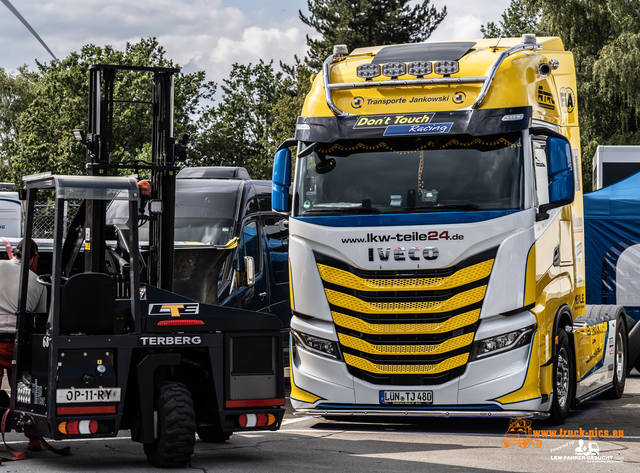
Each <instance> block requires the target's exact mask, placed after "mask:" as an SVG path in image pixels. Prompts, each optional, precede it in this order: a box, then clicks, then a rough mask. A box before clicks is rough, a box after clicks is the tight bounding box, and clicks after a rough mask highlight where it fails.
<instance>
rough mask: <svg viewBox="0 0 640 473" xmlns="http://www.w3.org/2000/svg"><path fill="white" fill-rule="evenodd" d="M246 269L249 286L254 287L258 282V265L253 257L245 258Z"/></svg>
mask: <svg viewBox="0 0 640 473" xmlns="http://www.w3.org/2000/svg"><path fill="white" fill-rule="evenodd" d="M244 269H245V271H246V273H247V286H252V285H253V283H255V282H256V265H255V261H254V260H253V256H245V257H244Z"/></svg>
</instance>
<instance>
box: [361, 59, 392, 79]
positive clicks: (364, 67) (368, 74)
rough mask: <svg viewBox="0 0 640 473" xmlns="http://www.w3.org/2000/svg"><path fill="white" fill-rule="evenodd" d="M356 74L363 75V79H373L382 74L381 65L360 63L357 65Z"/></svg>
mask: <svg viewBox="0 0 640 473" xmlns="http://www.w3.org/2000/svg"><path fill="white" fill-rule="evenodd" d="M356 74H357V75H358V77H362V78H363V79H373V78H374V77H378V76H379V75H380V65H379V64H371V63H369V64H360V65H359V66H358V67H356ZM385 75H386V74H385Z"/></svg>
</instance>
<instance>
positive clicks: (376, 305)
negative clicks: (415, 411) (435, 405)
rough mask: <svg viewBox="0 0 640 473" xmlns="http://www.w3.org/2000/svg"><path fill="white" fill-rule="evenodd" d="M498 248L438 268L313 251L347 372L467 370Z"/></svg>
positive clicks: (381, 378)
mask: <svg viewBox="0 0 640 473" xmlns="http://www.w3.org/2000/svg"><path fill="white" fill-rule="evenodd" d="M496 252H497V248H494V249H491V250H487V251H485V252H482V253H480V254H477V255H475V256H473V257H471V258H468V259H466V260H464V261H462V262H461V263H459V264H457V265H456V266H452V267H450V268H445V269H437V270H410V271H363V270H360V269H357V268H355V267H353V266H350V265H348V264H346V263H344V262H342V261H339V260H336V259H334V258H331V257H329V256H326V255H324V254H321V253H317V252H316V253H315V258H316V263H317V265H318V271H319V272H320V277H321V278H322V281H323V284H324V289H325V294H326V296H327V300H328V302H329V306H330V308H331V313H332V316H333V322H334V324H335V326H336V331H337V333H338V341H339V344H340V349H341V351H342V355H343V357H344V361H345V363H346V364H347V367H348V369H349V372H350V373H351V374H352V375H353V376H355V377H357V378H360V379H362V380H364V381H367V382H370V383H373V384H379V385H404V386H422V385H434V384H441V383H445V382H447V381H449V380H451V379H453V378H455V377H457V376H460V375H462V374H463V373H464V370H465V367H466V364H467V362H468V360H469V355H470V353H471V348H472V344H473V338H474V335H475V332H476V329H477V327H478V320H479V318H480V311H481V308H482V302H483V300H484V296H485V293H486V290H487V284H488V283H489V277H490V275H491V269H492V268H493V262H494V259H495V255H496Z"/></svg>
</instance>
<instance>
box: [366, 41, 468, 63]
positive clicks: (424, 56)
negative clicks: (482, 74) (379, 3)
mask: <svg viewBox="0 0 640 473" xmlns="http://www.w3.org/2000/svg"><path fill="white" fill-rule="evenodd" d="M475 44H476V43H475V41H460V42H456V43H414V44H402V45H398V46H385V47H384V48H382V49H381V50H380V51H378V54H376V56H375V57H374V58H373V60H372V61H371V62H372V63H374V64H384V63H386V62H396V61H398V62H411V61H439V60H453V61H457V60H458V59H460V58H462V57H463V56H465V55H466V54H467V53H468V52H469V51H470V50H471V48H473V47H474V46H475Z"/></svg>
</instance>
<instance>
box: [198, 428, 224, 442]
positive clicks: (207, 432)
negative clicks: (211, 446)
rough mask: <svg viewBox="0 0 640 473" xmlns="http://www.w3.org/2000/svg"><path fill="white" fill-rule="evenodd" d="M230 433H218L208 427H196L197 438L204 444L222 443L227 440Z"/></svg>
mask: <svg viewBox="0 0 640 473" xmlns="http://www.w3.org/2000/svg"><path fill="white" fill-rule="evenodd" d="M231 434H232V432H220V431H219V430H216V429H214V428H213V427H212V426H209V425H206V426H205V425H201V426H200V427H198V437H200V440H202V441H203V442H205V443H222V442H226V441H227V440H229V438H230V437H231Z"/></svg>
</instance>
